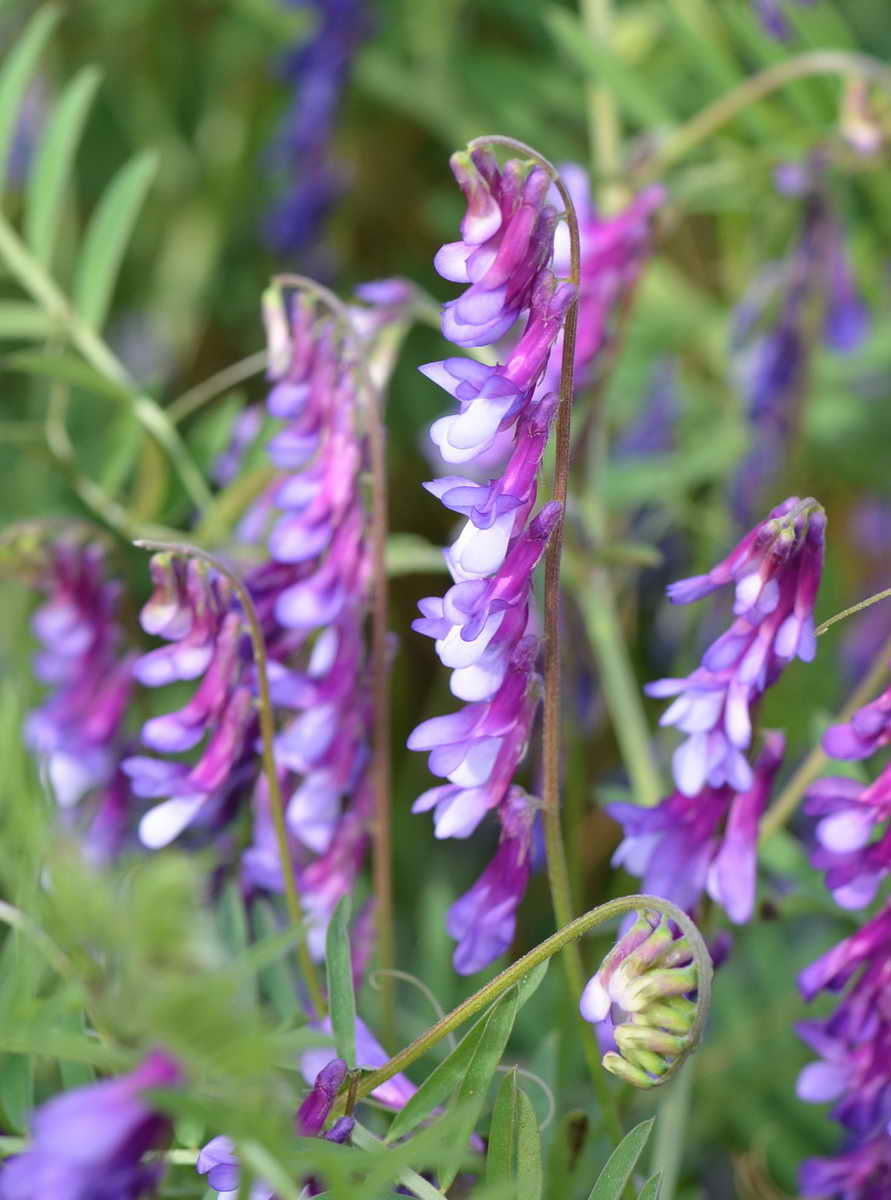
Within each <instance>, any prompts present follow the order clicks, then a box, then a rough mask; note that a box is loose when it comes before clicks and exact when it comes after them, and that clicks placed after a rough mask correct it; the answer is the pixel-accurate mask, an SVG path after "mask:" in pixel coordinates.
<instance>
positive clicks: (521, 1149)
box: [517, 1089, 544, 1200]
mask: <svg viewBox="0 0 891 1200" xmlns="http://www.w3.org/2000/svg"><path fill="white" fill-rule="evenodd" d="M517 1110H518V1111H517V1195H518V1196H521V1197H522V1200H541V1193H542V1189H543V1188H544V1172H543V1170H542V1162H541V1133H540V1132H539V1129H538V1118H537V1117H536V1115H535V1110H534V1109H533V1107H532V1104H531V1103H530V1101H529V1097H528V1096H527V1095H526V1093H525V1092H524V1091H523V1090H522V1089H520V1090H519V1092H518V1093H517Z"/></svg>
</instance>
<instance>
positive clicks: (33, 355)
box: [0, 350, 130, 400]
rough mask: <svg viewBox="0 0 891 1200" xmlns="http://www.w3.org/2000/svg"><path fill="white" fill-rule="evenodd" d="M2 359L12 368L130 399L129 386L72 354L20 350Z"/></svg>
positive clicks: (87, 389) (3, 363) (116, 397)
mask: <svg viewBox="0 0 891 1200" xmlns="http://www.w3.org/2000/svg"><path fill="white" fill-rule="evenodd" d="M0 363H2V365H3V366H4V367H7V368H9V369H12V370H15V371H24V373H25V374H26V375H47V376H49V378H50V379H57V380H59V382H60V383H68V384H70V385H71V386H72V387H80V388H83V389H84V390H85V391H87V392H94V393H95V394H96V395H97V396H108V397H110V398H111V399H113V400H127V399H129V397H130V393H129V392H128V391H127V389H126V388H123V387H121V386H120V385H119V384H117V383H115V382H114V381H113V380H112V379H109V378H108V376H107V375H100V374H99V372H98V371H94V370H93V368H92V367H89V366H87V364H86V363H85V362H84V361H83V359H80V358H75V356H74V355H73V354H65V353H60V354H40V353H38V352H37V351H36V350H17V351H16V352H15V353H14V354H7V355H6V356H5V357H4V358H3V359H0Z"/></svg>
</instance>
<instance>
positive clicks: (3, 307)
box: [0, 300, 53, 341]
mask: <svg viewBox="0 0 891 1200" xmlns="http://www.w3.org/2000/svg"><path fill="white" fill-rule="evenodd" d="M52 332H53V322H52V320H51V319H50V318H49V317H48V316H47V314H46V313H45V312H44V311H43V309H41V308H38V307H37V306H36V305H35V304H29V303H28V302H27V301H26V300H0V339H2V340H4V341H5V340H6V339H9V340H10V341H14V340H18V339H21V340H23V341H32V340H33V341H40V340H42V339H43V338H46V337H49V336H50V335H51V334H52Z"/></svg>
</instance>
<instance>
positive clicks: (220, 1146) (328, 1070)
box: [195, 1051, 355, 1200]
mask: <svg viewBox="0 0 891 1200" xmlns="http://www.w3.org/2000/svg"><path fill="white" fill-rule="evenodd" d="M325 1053H326V1055H327V1051H326V1052H325ZM346 1074H347V1065H346V1063H345V1062H344V1061H343V1059H340V1058H333V1059H331V1060H330V1061H328V1060H327V1058H326V1061H325V1062H324V1064H323V1065H322V1066H321V1067H320V1068H319V1070H318V1073H317V1074H316V1076H315V1081H314V1082H313V1085H312V1087H311V1088H310V1090H309V1092H308V1093H307V1095H306V1097H305V1098H304V1100H303V1103H302V1104H301V1105H300V1108H299V1109H298V1110H297V1114H296V1116H295V1118H294V1132H295V1133H296V1134H297V1136H298V1137H305V1138H309V1137H321V1138H324V1139H325V1141H328V1142H338V1143H342V1142H345V1141H347V1139H348V1138H349V1136H350V1134H351V1133H352V1131H353V1125H354V1124H355V1122H354V1120H353V1118H352V1117H340V1118H339V1119H338V1120H336V1121H335V1122H334V1124H333V1125H332V1126H331V1128H330V1129H327V1130H325V1122H326V1121H327V1120H328V1115H329V1113H330V1112H331V1108H332V1105H333V1104H334V1101H335V1099H336V1098H337V1093H338V1092H339V1091H340V1087H341V1084H342V1083H343V1081H344V1080H345V1079H346ZM323 1130H324V1132H323ZM195 1169H196V1171H197V1172H198V1174H199V1175H206V1176H207V1184H208V1187H210V1188H211V1190H212V1191H215V1192H218V1193H219V1200H237V1197H238V1189H239V1184H240V1181H241V1166H240V1163H239V1161H238V1155H237V1153H236V1151H235V1144H234V1143H233V1141H232V1139H231V1138H229V1137H226V1136H225V1135H221V1136H220V1137H215V1138H213V1139H212V1140H211V1141H209V1142H208V1143H207V1145H206V1146H204V1147H202V1149H201V1151H200V1153H199V1155H198V1161H197V1163H196V1164H195ZM320 1192H321V1188H320V1187H319V1185H318V1183H317V1181H316V1180H314V1179H310V1180H306V1181H304V1192H303V1193H302V1194H304V1195H307V1196H317V1195H319V1194H320ZM250 1200H274V1192H273V1189H272V1188H271V1187H269V1185H268V1184H266V1183H263V1182H262V1180H258V1181H256V1182H255V1183H253V1184H252V1185H251V1193H250Z"/></svg>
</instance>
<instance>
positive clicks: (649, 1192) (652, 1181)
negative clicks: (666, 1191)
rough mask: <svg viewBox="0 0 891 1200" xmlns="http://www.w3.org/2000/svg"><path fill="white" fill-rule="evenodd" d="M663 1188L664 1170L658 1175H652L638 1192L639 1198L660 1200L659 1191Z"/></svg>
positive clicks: (638, 1199) (642, 1199)
mask: <svg viewBox="0 0 891 1200" xmlns="http://www.w3.org/2000/svg"><path fill="white" fill-rule="evenodd" d="M661 1189H662V1172H661V1171H659V1172H658V1174H656V1175H651V1176H650V1178H649V1179H648V1180H647V1181H646V1183H645V1184H644V1185H643V1187H642V1188H641V1189H640V1192H639V1193H638V1196H637V1200H659V1192H660V1191H661Z"/></svg>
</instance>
